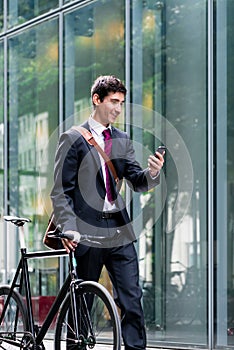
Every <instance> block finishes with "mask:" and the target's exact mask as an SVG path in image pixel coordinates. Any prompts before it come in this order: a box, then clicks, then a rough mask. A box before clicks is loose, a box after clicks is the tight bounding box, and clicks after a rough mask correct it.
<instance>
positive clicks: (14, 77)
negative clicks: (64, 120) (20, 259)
mask: <svg viewBox="0 0 234 350" xmlns="http://www.w3.org/2000/svg"><path fill="white" fill-rule="evenodd" d="M58 105H59V103H58V21H57V19H53V20H51V21H48V22H44V23H42V24H40V25H38V26H35V27H33V28H31V29H28V30H25V31H24V32H22V33H20V34H18V35H16V36H14V37H12V38H10V39H9V123H10V128H9V167H10V170H9V174H10V176H9V185H10V189H9V197H10V198H9V199H10V212H11V214H14V215H22V216H24V217H30V218H31V219H32V221H33V224H32V225H28V226H29V227H30V232H29V236H28V240H29V248H30V249H31V248H33V249H36V248H38V247H40V246H41V245H42V235H43V233H44V230H45V227H46V225H47V221H48V214H50V210H51V208H50V200H49V193H50V189H51V184H50V179H51V174H50V173H52V170H51V169H50V165H51V166H52V164H53V161H54V152H55V149H54V148H53V149H52V150H51V149H50V147H52V144H51V142H50V143H48V142H49V138H50V137H51V135H53V133H54V134H56V136H57V132H56V130H57V125H58ZM54 131H55V132H54ZM52 167H53V166H52ZM33 229H35V230H36V231H37V233H36V235H35V234H34V233H33Z"/></svg>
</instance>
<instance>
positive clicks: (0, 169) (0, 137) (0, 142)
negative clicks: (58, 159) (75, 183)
mask: <svg viewBox="0 0 234 350" xmlns="http://www.w3.org/2000/svg"><path fill="white" fill-rule="evenodd" d="M3 49H4V47H3V42H2V41H0V217H2V216H3V215H4V114H3V113H4V108H3V106H4V99H3V97H4V79H3V78H4V71H3V67H4V61H3V57H4V53H3ZM0 231H1V234H2V233H3V222H2V221H1V222H0ZM1 242H2V243H1V244H0V256H1V257H2V259H0V283H3V282H5V280H4V273H3V271H4V258H5V254H4V248H5V244H4V243H5V242H4V237H1Z"/></svg>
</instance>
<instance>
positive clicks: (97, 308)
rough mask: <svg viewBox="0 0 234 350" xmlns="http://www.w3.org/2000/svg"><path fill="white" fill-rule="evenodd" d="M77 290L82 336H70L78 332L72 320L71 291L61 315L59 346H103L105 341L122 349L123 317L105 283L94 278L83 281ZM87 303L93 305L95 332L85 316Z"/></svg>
mask: <svg viewBox="0 0 234 350" xmlns="http://www.w3.org/2000/svg"><path fill="white" fill-rule="evenodd" d="M75 293H76V302H77V310H78V312H77V315H78V317H77V318H78V323H79V326H78V330H79V335H80V337H79V339H78V340H77V339H74V336H71V337H70V334H74V331H73V328H74V327H73V326H72V322H70V321H69V318H71V317H69V316H70V315H69V310H71V309H70V306H71V300H70V295H68V296H67V298H66V299H65V301H64V303H63V305H62V307H61V309H60V312H59V315H58V318H57V324H56V331H55V350H65V349H79V350H85V349H102V348H103V345H104V344H107V345H109V346H110V349H112V350H120V349H121V327H120V320H119V315H118V311H117V308H116V305H115V303H114V300H113V298H112V297H111V295H110V293H109V292H108V291H107V290H106V288H104V287H103V286H102V285H100V284H99V283H96V282H92V281H87V282H86V281H85V282H81V283H80V284H79V285H78V288H77V289H76V291H75ZM84 300H85V301H84ZM85 303H87V305H88V308H89V316H90V319H91V323H92V329H93V334H92V332H91V331H90V329H89V327H88V325H87V317H85V316H84V308H85V306H84V304H85ZM86 310H87V308H86ZM68 333H69V334H68ZM71 338H72V339H71Z"/></svg>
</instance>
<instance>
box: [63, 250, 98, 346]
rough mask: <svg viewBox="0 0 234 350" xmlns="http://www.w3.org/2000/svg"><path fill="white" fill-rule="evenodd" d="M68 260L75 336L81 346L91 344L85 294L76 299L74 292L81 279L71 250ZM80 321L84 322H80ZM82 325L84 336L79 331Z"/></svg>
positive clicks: (92, 338)
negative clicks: (85, 333) (88, 337)
mask: <svg viewBox="0 0 234 350" xmlns="http://www.w3.org/2000/svg"><path fill="white" fill-rule="evenodd" d="M69 260H70V266H71V269H70V271H71V284H70V297H71V309H72V318H73V325H74V331H75V337H76V339H77V341H78V343H79V344H80V345H81V346H82V345H86V344H87V343H89V342H90V341H91V342H92V344H93V343H94V339H95V337H94V332H93V329H92V322H91V319H90V315H89V309H88V305H87V302H86V299H85V296H84V295H83V294H82V293H81V295H80V296H79V300H78V296H77V293H76V290H78V289H79V288H82V287H80V282H82V280H79V279H78V276H77V272H76V267H77V263H76V259H75V256H74V252H71V254H69ZM77 306H78V307H77ZM77 310H79V312H80V315H78V312H77ZM82 322H83V323H84V324H82ZM82 327H83V329H84V328H85V329H84V331H86V332H87V335H86V336H84V334H82V333H81V331H82ZM88 330H89V331H90V336H91V338H90V339H87V336H88Z"/></svg>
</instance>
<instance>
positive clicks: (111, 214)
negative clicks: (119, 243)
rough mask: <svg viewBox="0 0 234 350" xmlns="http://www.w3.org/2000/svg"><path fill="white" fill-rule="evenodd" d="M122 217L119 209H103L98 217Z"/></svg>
mask: <svg viewBox="0 0 234 350" xmlns="http://www.w3.org/2000/svg"><path fill="white" fill-rule="evenodd" d="M120 217H121V214H120V212H118V211H113V212H107V211H103V212H101V213H100V214H98V219H118V218H120Z"/></svg>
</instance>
